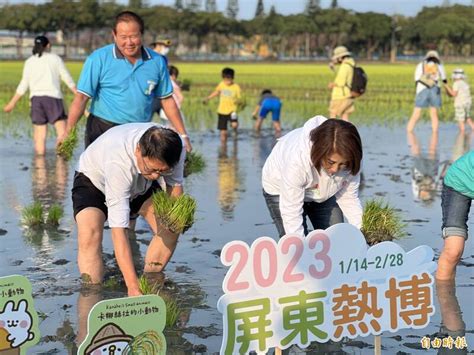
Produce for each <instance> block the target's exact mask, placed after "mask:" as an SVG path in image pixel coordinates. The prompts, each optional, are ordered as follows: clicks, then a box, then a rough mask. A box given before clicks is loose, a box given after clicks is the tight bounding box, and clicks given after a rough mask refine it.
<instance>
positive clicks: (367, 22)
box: [356, 12, 392, 60]
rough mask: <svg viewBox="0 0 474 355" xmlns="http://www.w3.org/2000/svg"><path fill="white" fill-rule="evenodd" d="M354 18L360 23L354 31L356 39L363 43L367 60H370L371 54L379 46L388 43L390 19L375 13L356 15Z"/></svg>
mask: <svg viewBox="0 0 474 355" xmlns="http://www.w3.org/2000/svg"><path fill="white" fill-rule="evenodd" d="M356 17H357V18H358V20H359V23H361V24H362V25H361V26H358V27H357V29H356V37H358V38H359V40H360V41H362V42H363V43H365V50H366V56H367V59H369V60H370V59H372V56H373V53H374V52H375V51H376V50H377V49H380V48H379V47H380V45H381V44H384V43H388V42H389V40H390V36H391V33H392V19H391V18H390V17H389V16H387V15H384V14H378V13H375V12H366V13H358V14H356Z"/></svg>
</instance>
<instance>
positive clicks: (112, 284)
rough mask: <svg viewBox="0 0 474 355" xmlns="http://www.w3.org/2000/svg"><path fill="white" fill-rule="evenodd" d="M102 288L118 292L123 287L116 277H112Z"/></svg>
mask: <svg viewBox="0 0 474 355" xmlns="http://www.w3.org/2000/svg"><path fill="white" fill-rule="evenodd" d="M102 286H104V288H105V289H107V290H111V291H115V290H118V289H119V288H120V286H121V285H120V282H119V280H118V279H117V278H116V277H110V278H108V279H107V280H105V281H104V282H103V284H102Z"/></svg>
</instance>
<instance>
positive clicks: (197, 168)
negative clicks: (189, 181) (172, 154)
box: [184, 151, 206, 177]
mask: <svg viewBox="0 0 474 355" xmlns="http://www.w3.org/2000/svg"><path fill="white" fill-rule="evenodd" d="M205 167H206V161H205V160H204V158H203V157H202V155H201V154H199V153H197V152H194V151H192V152H190V153H187V154H186V160H185V161H184V177H187V176H189V175H191V174H199V173H200V172H202V171H203V170H204V168H205Z"/></svg>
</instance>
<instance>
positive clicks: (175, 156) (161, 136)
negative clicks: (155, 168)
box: [138, 126, 183, 168]
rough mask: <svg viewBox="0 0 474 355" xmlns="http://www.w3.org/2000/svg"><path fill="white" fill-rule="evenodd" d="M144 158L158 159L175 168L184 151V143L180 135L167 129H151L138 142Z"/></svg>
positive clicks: (155, 127) (156, 127)
mask: <svg viewBox="0 0 474 355" xmlns="http://www.w3.org/2000/svg"><path fill="white" fill-rule="evenodd" d="M138 145H139V146H140V152H141V154H142V156H143V157H147V158H150V159H158V160H161V161H162V162H164V163H166V165H168V166H169V167H170V168H173V167H174V166H175V165H176V164H177V163H178V162H179V158H180V156H181V152H182V150H183V143H182V141H181V138H180V137H179V135H178V133H176V132H175V131H173V130H172V129H169V128H165V127H158V126H154V127H150V128H148V129H147V130H146V132H145V133H144V134H143V136H141V138H140V140H139V141H138Z"/></svg>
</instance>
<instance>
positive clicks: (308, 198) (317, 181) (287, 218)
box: [262, 116, 362, 237]
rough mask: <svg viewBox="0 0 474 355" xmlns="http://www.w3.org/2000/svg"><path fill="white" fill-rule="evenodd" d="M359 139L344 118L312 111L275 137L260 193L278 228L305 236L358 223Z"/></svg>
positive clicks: (359, 225)
mask: <svg viewBox="0 0 474 355" xmlns="http://www.w3.org/2000/svg"><path fill="white" fill-rule="evenodd" d="M361 160H362V143H361V139H360V136H359V133H358V132H357V129H356V127H355V126H354V125H353V124H352V123H350V122H347V121H343V120H333V119H329V120H328V119H327V118H325V117H323V116H316V117H313V118H311V119H309V120H308V121H307V122H306V123H305V124H304V126H303V127H301V128H297V129H295V130H293V131H291V132H289V133H287V134H286V135H284V136H283V137H282V138H280V139H279V140H278V142H277V143H276V145H275V146H274V148H273V150H272V152H271V153H270V155H269V157H268V158H267V160H266V162H265V164H264V166H263V170H262V186H263V195H264V197H265V202H266V204H267V207H268V210H269V211H270V216H271V217H272V219H273V221H274V223H275V225H276V228H277V230H278V234H279V236H280V237H282V236H283V235H285V234H295V235H300V236H304V235H306V234H307V233H308V227H307V223H306V217H309V219H310V221H311V223H312V225H313V228H314V229H326V228H328V227H329V226H331V225H333V224H336V223H342V222H343V221H344V218H343V215H344V216H345V217H346V218H347V220H348V222H349V223H351V224H353V225H354V226H356V227H358V228H361V225H362V205H361V202H360V199H359V183H360V167H361Z"/></svg>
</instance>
